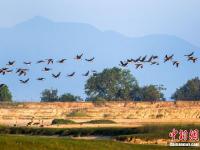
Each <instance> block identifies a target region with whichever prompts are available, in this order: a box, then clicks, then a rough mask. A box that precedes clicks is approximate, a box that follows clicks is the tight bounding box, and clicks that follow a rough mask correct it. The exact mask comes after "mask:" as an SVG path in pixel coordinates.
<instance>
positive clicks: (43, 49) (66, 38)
mask: <svg viewBox="0 0 200 150" xmlns="http://www.w3.org/2000/svg"><path fill="white" fill-rule="evenodd" d="M0 51H1V56H0V58H1V59H0V64H1V67H3V66H4V64H6V63H7V61H8V60H16V61H17V66H16V67H23V66H24V65H22V62H23V61H26V60H31V61H33V62H36V61H37V60H39V59H45V58H55V59H60V58H67V59H68V60H67V61H66V63H65V64H61V65H58V64H55V65H52V66H49V67H50V68H53V69H54V70H53V71H52V73H57V72H59V71H62V74H61V78H60V79H58V80H56V79H52V78H51V74H45V73H42V72H40V70H41V69H42V68H43V66H44V65H36V64H33V65H32V66H31V67H30V68H31V71H30V73H29V74H28V77H30V78H31V81H30V83H29V84H27V85H21V84H20V83H19V81H18V80H19V79H25V78H26V77H22V78H19V77H17V76H16V75H8V76H0V82H4V83H6V84H8V85H9V88H10V89H11V92H12V93H13V96H14V99H16V100H21V101H24V100H28V101H29V100H39V97H40V93H41V91H42V90H43V89H45V88H57V89H58V91H59V92H60V94H62V93H64V92H71V93H73V94H76V95H80V96H82V97H85V94H84V84H85V81H86V79H87V78H86V77H83V76H81V74H83V73H84V72H87V70H92V69H94V70H97V71H102V70H103V69H104V68H107V67H113V66H118V64H119V61H120V60H125V59H126V58H131V57H132V58H136V57H138V56H140V55H142V56H144V55H151V54H155V55H159V56H160V57H161V59H160V63H161V65H160V66H149V65H147V66H144V68H143V69H142V70H136V69H135V68H134V66H133V65H132V66H131V65H130V66H129V67H128V69H130V70H131V72H132V73H133V75H134V76H135V77H136V78H137V79H138V81H139V83H140V85H146V84H151V83H152V84H164V85H165V87H166V88H167V90H166V91H165V96H166V97H167V98H169V97H170V96H171V94H172V93H173V92H174V91H175V89H176V88H178V87H180V86H181V85H182V84H183V83H185V82H186V81H187V80H188V79H191V78H193V77H195V76H199V75H200V71H199V69H200V67H199V64H200V63H199V62H198V63H196V64H192V63H189V62H187V61H186V59H185V58H184V56H183V55H184V54H187V53H190V52H191V51H195V55H196V56H199V57H200V51H199V48H198V47H197V46H195V45H192V44H191V43H189V42H187V41H185V40H183V39H181V38H179V37H176V36H173V35H160V34H155V35H148V36H144V37H127V36H124V35H122V34H120V33H117V32H114V31H101V30H99V29H97V28H95V27H94V26H91V25H89V24H83V23H57V22H53V21H51V20H48V19H46V18H43V17H39V16H37V17H34V18H32V19H30V20H28V21H25V22H22V23H20V24H17V25H15V26H13V27H11V28H1V29H0ZM80 53H84V56H83V57H84V58H91V57H93V56H94V57H95V61H94V63H88V62H85V61H80V62H77V61H75V60H73V58H74V57H75V55H76V54H80ZM172 53H173V54H175V59H177V60H179V61H181V62H182V63H181V65H180V68H179V69H177V68H175V67H174V66H172V64H171V63H166V64H163V57H164V55H165V54H172ZM45 66H46V65H45ZM73 71H76V72H77V74H76V76H75V77H74V78H71V79H70V78H67V77H66V75H67V74H68V73H71V72H73ZM39 76H44V77H47V80H46V81H44V82H38V81H36V80H35V79H36V78H37V77H39Z"/></svg>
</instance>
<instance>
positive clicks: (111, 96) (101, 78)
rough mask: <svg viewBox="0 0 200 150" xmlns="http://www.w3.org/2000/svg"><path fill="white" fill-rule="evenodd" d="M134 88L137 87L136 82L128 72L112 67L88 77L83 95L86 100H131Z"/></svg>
mask: <svg viewBox="0 0 200 150" xmlns="http://www.w3.org/2000/svg"><path fill="white" fill-rule="evenodd" d="M135 87H138V83H137V80H136V79H135V78H134V77H133V76H132V75H131V73H130V71H129V70H122V69H120V68H116V67H114V68H111V69H104V70H103V71H102V72H101V73H98V74H96V75H95V76H92V77H90V78H89V79H88V80H87V82H86V84H85V93H86V94H87V96H88V98H87V99H88V100H95V99H106V100H131V99H132V93H131V92H132V91H133V89H134V88H135Z"/></svg>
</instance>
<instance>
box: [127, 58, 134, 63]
mask: <svg viewBox="0 0 200 150" xmlns="http://www.w3.org/2000/svg"><path fill="white" fill-rule="evenodd" d="M127 62H128V63H132V62H136V60H134V59H133V58H131V59H127Z"/></svg>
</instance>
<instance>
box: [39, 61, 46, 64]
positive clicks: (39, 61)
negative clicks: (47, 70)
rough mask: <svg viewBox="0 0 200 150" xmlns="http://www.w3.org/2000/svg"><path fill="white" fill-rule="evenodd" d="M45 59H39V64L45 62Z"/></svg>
mask: <svg viewBox="0 0 200 150" xmlns="http://www.w3.org/2000/svg"><path fill="white" fill-rule="evenodd" d="M44 62H45V61H44V60H39V61H37V64H41V63H44Z"/></svg>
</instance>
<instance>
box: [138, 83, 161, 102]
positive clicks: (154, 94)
mask: <svg viewBox="0 0 200 150" xmlns="http://www.w3.org/2000/svg"><path fill="white" fill-rule="evenodd" d="M162 90H164V88H163V87H161V86H156V85H148V86H144V87H142V88H141V89H140V92H139V93H140V94H139V95H140V96H139V100H142V101H159V100H164V94H163V93H162Z"/></svg>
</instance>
